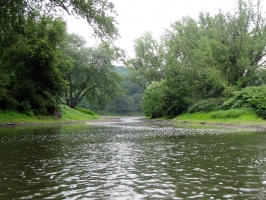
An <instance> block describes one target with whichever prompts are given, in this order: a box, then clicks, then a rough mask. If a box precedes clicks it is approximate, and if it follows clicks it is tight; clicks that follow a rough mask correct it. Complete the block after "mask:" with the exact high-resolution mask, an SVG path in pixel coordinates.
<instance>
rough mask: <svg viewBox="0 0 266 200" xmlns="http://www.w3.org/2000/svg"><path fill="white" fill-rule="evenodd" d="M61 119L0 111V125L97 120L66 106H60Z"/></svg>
mask: <svg viewBox="0 0 266 200" xmlns="http://www.w3.org/2000/svg"><path fill="white" fill-rule="evenodd" d="M60 110H61V115H62V117H61V119H58V118H56V117H53V116H34V115H31V116H30V115H26V114H23V113H19V112H16V111H1V110H0V123H2V124H3V123H21V122H25V123H40V124H47V123H48V124H49V123H51V124H52V123H61V122H72V121H85V120H91V119H97V118H99V116H98V115H95V114H94V115H93V114H92V115H89V114H86V113H84V112H81V111H78V110H75V109H71V108H69V107H68V106H65V105H61V106H60Z"/></svg>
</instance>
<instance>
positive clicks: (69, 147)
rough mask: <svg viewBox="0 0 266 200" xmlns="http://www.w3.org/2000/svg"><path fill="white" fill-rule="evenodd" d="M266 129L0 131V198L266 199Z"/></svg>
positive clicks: (113, 126) (130, 122)
mask: <svg viewBox="0 0 266 200" xmlns="http://www.w3.org/2000/svg"><path fill="white" fill-rule="evenodd" d="M265 142H266V133H259V132H257V133H256V132H253V133H248V132H245V133H244V132H237V133H234V132H230V131H228V130H195V129H194V130H186V129H178V128H173V127H157V126H151V125H149V124H147V123H143V122H141V121H138V120H136V119H135V118H123V119H120V121H119V122H112V121H111V122H109V123H103V122H94V123H90V125H83V126H64V127H50V128H47V127H46V128H44V127H42V128H36V127H35V128H16V129H12V128H11V129H5V128H2V129H0V169H1V171H0V199H44V198H45V199H265V198H266V192H265V189H266V146H265Z"/></svg>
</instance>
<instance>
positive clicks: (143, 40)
mask: <svg viewBox="0 0 266 200" xmlns="http://www.w3.org/2000/svg"><path fill="white" fill-rule="evenodd" d="M134 51H135V56H134V58H132V59H129V60H128V61H127V62H126V65H127V66H128V67H129V68H130V69H133V72H135V79H136V81H137V82H138V83H139V84H140V85H142V86H143V87H144V88H146V87H147V86H148V85H149V84H151V83H152V81H159V80H160V79H161V78H162V77H163V75H162V71H161V70H162V68H161V67H162V63H161V60H160V54H159V43H158V42H157V41H156V40H155V39H154V38H153V37H152V34H151V33H150V32H147V33H145V34H144V35H143V36H141V37H139V38H137V39H136V40H135V45H134Z"/></svg>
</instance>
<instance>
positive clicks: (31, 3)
mask: <svg viewBox="0 0 266 200" xmlns="http://www.w3.org/2000/svg"><path fill="white" fill-rule="evenodd" d="M36 11H37V12H40V13H41V14H42V15H48V16H49V15H50V16H51V15H52V16H55V17H58V16H61V14H62V13H64V12H66V13H68V14H69V15H74V16H77V17H82V18H85V19H86V20H87V22H88V23H89V24H90V25H91V27H92V28H93V30H94V32H95V35H96V36H98V37H100V38H107V39H114V38H115V37H116V36H117V28H116V27H115V25H116V21H115V17H116V13H115V11H114V5H113V4H112V3H110V2H108V1H107V0H91V1H86V0H79V1H76V0H12V1H10V0H1V1H0V33H3V32H5V31H6V30H8V29H10V28H12V29H23V26H24V23H25V18H27V17H26V16H27V15H28V14H29V13H35V12H36Z"/></svg>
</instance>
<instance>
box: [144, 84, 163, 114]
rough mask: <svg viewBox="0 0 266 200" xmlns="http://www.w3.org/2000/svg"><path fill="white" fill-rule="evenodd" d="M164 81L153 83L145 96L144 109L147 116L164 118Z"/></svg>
mask: <svg viewBox="0 0 266 200" xmlns="http://www.w3.org/2000/svg"><path fill="white" fill-rule="evenodd" d="M163 86H164V85H163V81H160V82H155V81H154V82H152V84H150V85H149V86H148V88H147V89H146V90H145V92H144V94H143V101H142V107H143V110H144V113H145V115H147V116H150V117H152V118H156V117H162V116H164V110H163V98H164V89H163Z"/></svg>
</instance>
